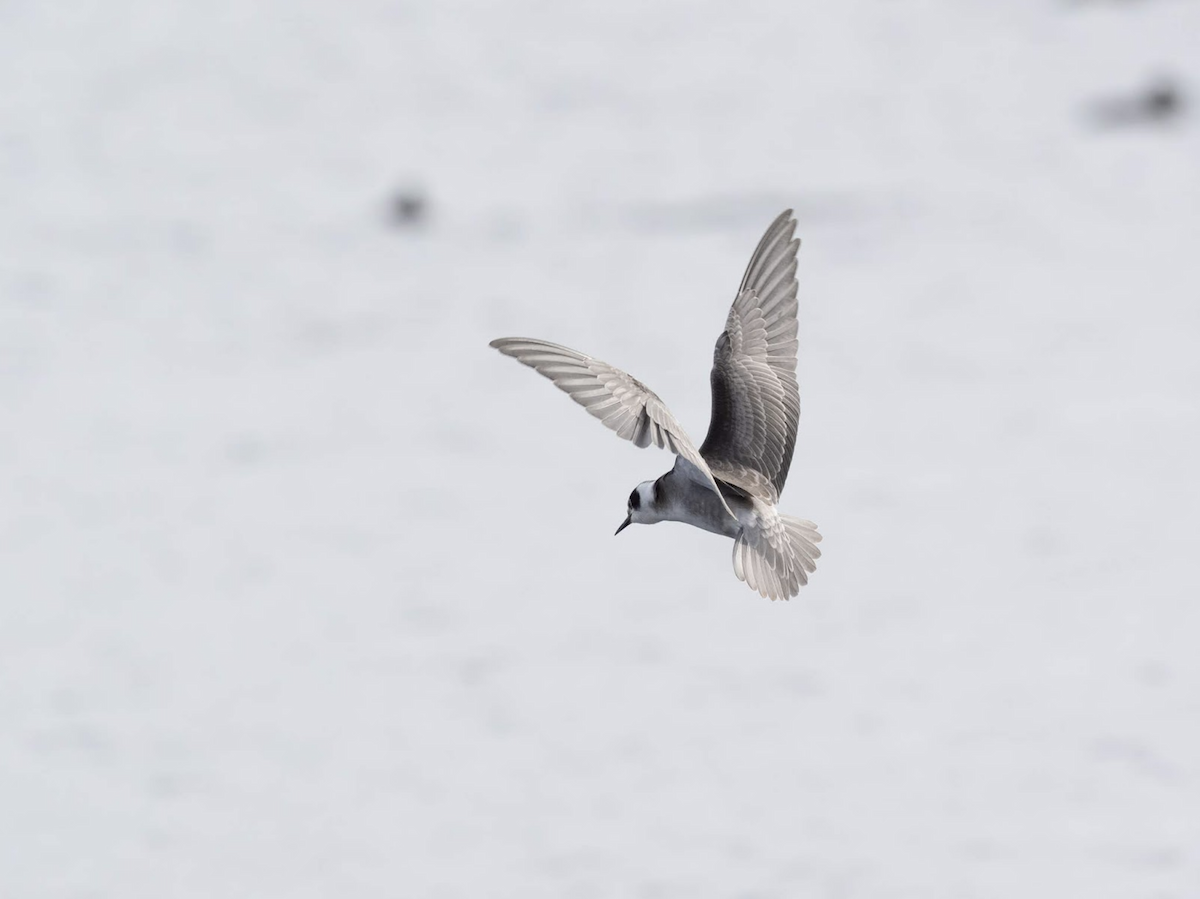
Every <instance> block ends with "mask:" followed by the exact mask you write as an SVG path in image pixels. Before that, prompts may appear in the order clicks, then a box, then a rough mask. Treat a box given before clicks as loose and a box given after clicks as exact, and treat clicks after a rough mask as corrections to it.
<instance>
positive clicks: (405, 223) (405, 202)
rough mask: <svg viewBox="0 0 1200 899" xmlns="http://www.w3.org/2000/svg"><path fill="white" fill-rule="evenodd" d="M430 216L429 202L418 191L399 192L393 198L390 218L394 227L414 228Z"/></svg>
mask: <svg viewBox="0 0 1200 899" xmlns="http://www.w3.org/2000/svg"><path fill="white" fill-rule="evenodd" d="M428 214H429V209H428V202H427V201H426V199H425V197H424V196H422V195H421V194H419V193H417V192H416V191H412V190H402V191H397V192H396V194H395V195H394V196H393V197H392V204H391V212H390V218H391V222H392V224H393V225H395V226H397V227H400V228H413V227H416V226H419V225H421V224H423V223H424V221H425V219H426V217H427V216H428Z"/></svg>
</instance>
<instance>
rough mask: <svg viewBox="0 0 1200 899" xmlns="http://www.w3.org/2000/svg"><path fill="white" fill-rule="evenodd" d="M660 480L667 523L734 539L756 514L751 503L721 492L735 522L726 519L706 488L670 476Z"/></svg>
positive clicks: (718, 502)
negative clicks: (734, 517) (672, 522)
mask: <svg viewBox="0 0 1200 899" xmlns="http://www.w3.org/2000/svg"><path fill="white" fill-rule="evenodd" d="M661 480H662V481H663V483H664V487H665V488H666V491H667V495H668V497H669V502H668V503H667V504H666V507H665V508H664V509H663V510H662V511H663V512H664V513H665V514H664V516H663V517H664V518H665V519H666V520H667V521H680V522H683V523H684V524H690V525H692V526H693V527H697V528H700V529H701V530H705V531H709V532H711V533H713V534H721V535H722V536H725V537H736V536H737V535H738V534H740V533H741V532H742V527H743V526H744V525H746V524H751V523H753V522H754V520H755V516H756V514H757V513H756V512H755V511H754V506H753V505H752V504H751V502H750V501H749V500H747V499H745V498H743V497H742V496H740V495H738V494H735V493H733V492H732V491H725V493H724V496H725V502H726V503H727V504H728V505H729V508H730V509H732V510H733V513H734V514H735V515H736V516H737V517H738V520H737V521H734V520H733V519H731V518H730V517H729V513H728V512H726V511H725V507H724V506H723V505H721V500H720V498H719V497H718V496H717V495H716V494H715V493H713V492H712V490H710V489H709V488H707V487H705V486H703V485H701V484H697V483H696V482H695V481H692V480H691V479H689V478H685V477H678V476H672V474H667V475H665V476H664V477H663V478H662V479H661Z"/></svg>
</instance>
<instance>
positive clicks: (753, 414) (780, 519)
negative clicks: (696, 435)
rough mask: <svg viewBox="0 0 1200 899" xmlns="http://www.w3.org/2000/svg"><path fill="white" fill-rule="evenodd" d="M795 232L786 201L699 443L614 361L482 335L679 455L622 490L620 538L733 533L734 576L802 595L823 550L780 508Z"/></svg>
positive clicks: (789, 434) (627, 430)
mask: <svg viewBox="0 0 1200 899" xmlns="http://www.w3.org/2000/svg"><path fill="white" fill-rule="evenodd" d="M795 231H796V220H795V218H793V216H792V211H791V210H790V209H789V210H787V211H786V212H784V213H782V214H781V215H780V216H779V217H778V218H777V219H775V221H774V222H772V223H771V227H769V228H768V229H767V233H766V234H764V235H763V238H762V240H760V241H759V243H758V247H757V248H756V249H755V250H754V255H753V256H751V257H750V265H749V266H747V268H746V274H745V276H744V277H743V278H742V284H741V286H740V287H739V288H738V292H737V298H736V299H735V300H734V301H733V306H732V308H731V309H730V310H729V317H728V318H727V319H726V321H725V330H724V331H722V332H721V336H720V337H718V338H717V346H716V350H715V351H714V353H713V367H712V375H711V381H712V419H711V421H710V422H709V425H708V435H707V436H706V437H705V438H704V443H702V444H701V445H700V449H696V445H695V444H694V443H692V441H691V440H690V439H689V438H688V436H687V434H686V433H684V430H683V428H682V427H680V425H679V422H677V421H676V420H675V416H673V415H672V414H671V412H670V411H669V410H668V409H667V407H666V405H665V404H664V403H663V401H662V400H661V399H659V398H658V395H657V394H656V393H655V392H654V391H652V390H651V389H650V388H648V387H647V386H646V385H645V384H643V383H642V382H641V381H639V380H637V379H636V378H634V377H632V376H630V375H628V374H626V373H625V372H623V371H621V370H620V369H619V368H614V367H613V366H611V365H609V364H608V363H606V362H601V361H600V360H599V359H595V358H593V357H591V356H587V355H585V354H583V353H580V352H578V351H576V350H572V349H568V348H567V347H565V346H559V345H558V344H556V343H548V342H547V341H544V340H534V339H533V338H529V337H501V338H499V339H497V340H493V341H492V342H491V346H493V347H495V348H496V349H498V350H499V351H500V352H502V353H504V354H505V355H506V356H512V357H513V358H514V359H516V360H517V361H518V362H520V363H522V364H524V365H528V366H529V367H530V368H532V369H534V370H535V371H537V372H538V374H541V375H545V376H546V377H547V378H549V379H550V380H551V381H553V382H554V384H555V386H556V387H558V388H559V389H560V390H562V391H564V392H566V393H567V394H568V395H569V396H570V397H571V399H573V400H574V401H575V402H577V403H579V405H581V406H583V407H584V408H585V409H587V411H588V412H590V413H591V414H592V415H594V416H595V417H596V418H598V419H600V421H602V422H603V423H604V424H605V425H606V426H607V427H609V428H611V429H612V430H613V431H616V433H617V435H618V436H619V437H624V438H625V439H626V440H632V441H633V443H634V444H635V445H636V446H641V447H645V446H649V445H650V444H651V443H653V444H654V445H655V446H660V447H665V448H666V449H668V450H670V451H671V452H672V453H674V454H675V455H676V457H677V458H676V459H675V466H674V467H673V468H672V469H671V470H670V471H668V472H667V473H666V474H664V475H663V476H662V477H660V478H658V479H656V480H653V481H643V482H642V483H641V484H638V485H637V487H636V488H635V489H634V491H633V493H631V494H630V495H629V505H628V509H627V512H628V514H627V515H626V517H625V520H624V521H623V522H622V523H621V526H620V527H619V528H617V533H618V534H619V533H621V531H623V530H624V529H625V528H626V527H628V526H629V525H631V524H657V523H658V522H660V521H682V522H684V523H685V524H690V525H692V526H694V527H698V528H703V529H704V530H706V531H712V532H713V533H715V534H723V535H724V536H726V537H732V538H733V570H734V573H735V574H737V576H738V578H740V579H741V580H743V581H745V582H746V583H747V584H748V585H749V586H750V587H751V588H752V589H754V590H757V591H758V592H759V593H761V594H762V595H763V596H766V597H769V598H771V599H787V598H789V597H791V596H795V595H796V594H797V593H799V592H800V587H801V586H802V585H804V584H807V583H808V575H809V573H811V572H813V571H815V570H816V561H817V559H818V558H820V556H821V551H820V550H819V549H817V543H819V542H820V540H821V535H820V534H818V533H817V526H816V525H815V524H813V523H812V522H811V521H805V520H804V519H801V518H793V517H791V516H790V515H784V514H782V513H780V512H779V510H778V503H779V494H780V493H781V492H782V491H783V485H784V482H785V481H786V480H787V476H788V468H790V467H791V464H792V451H793V450H794V449H795V447H796V426H797V425H798V424H799V422H800V390H799V388H798V387H797V384H796V347H797V341H796V251H797V250H798V249H799V246H800V241H799V239H798V238H793V235H794V234H795Z"/></svg>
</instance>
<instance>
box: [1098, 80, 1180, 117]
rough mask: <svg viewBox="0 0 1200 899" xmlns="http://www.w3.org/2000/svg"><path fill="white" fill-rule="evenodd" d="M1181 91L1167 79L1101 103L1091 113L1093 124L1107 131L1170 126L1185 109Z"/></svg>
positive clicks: (1173, 82)
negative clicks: (1108, 129) (1165, 123)
mask: <svg viewBox="0 0 1200 899" xmlns="http://www.w3.org/2000/svg"><path fill="white" fill-rule="evenodd" d="M1186 105H1187V104H1186V99H1185V97H1184V91H1183V88H1182V87H1181V86H1180V85H1179V84H1178V83H1177V82H1175V81H1173V80H1172V79H1169V78H1160V79H1159V80H1157V81H1154V82H1152V83H1150V84H1149V85H1147V86H1146V87H1145V88H1143V89H1142V90H1140V91H1138V92H1137V93H1135V94H1133V95H1132V96H1126V97H1110V98H1108V99H1106V100H1101V101H1100V102H1099V103H1097V104H1096V105H1095V107H1094V109H1093V118H1094V119H1095V121H1096V123H1097V124H1099V125H1103V126H1108V127H1115V128H1120V127H1132V126H1136V125H1151V124H1158V123H1163V122H1169V121H1172V120H1174V119H1176V118H1178V117H1179V116H1180V115H1182V114H1183V112H1184V111H1185V108H1186Z"/></svg>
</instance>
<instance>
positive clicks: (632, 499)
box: [629, 490, 642, 512]
mask: <svg viewBox="0 0 1200 899" xmlns="http://www.w3.org/2000/svg"><path fill="white" fill-rule="evenodd" d="M641 504H642V498H641V497H640V496H638V492H637V491H636V490H635V491H633V493H631V494H629V508H631V509H633V510H634V511H635V512H636V511H637V510H638V507H639V506H641Z"/></svg>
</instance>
